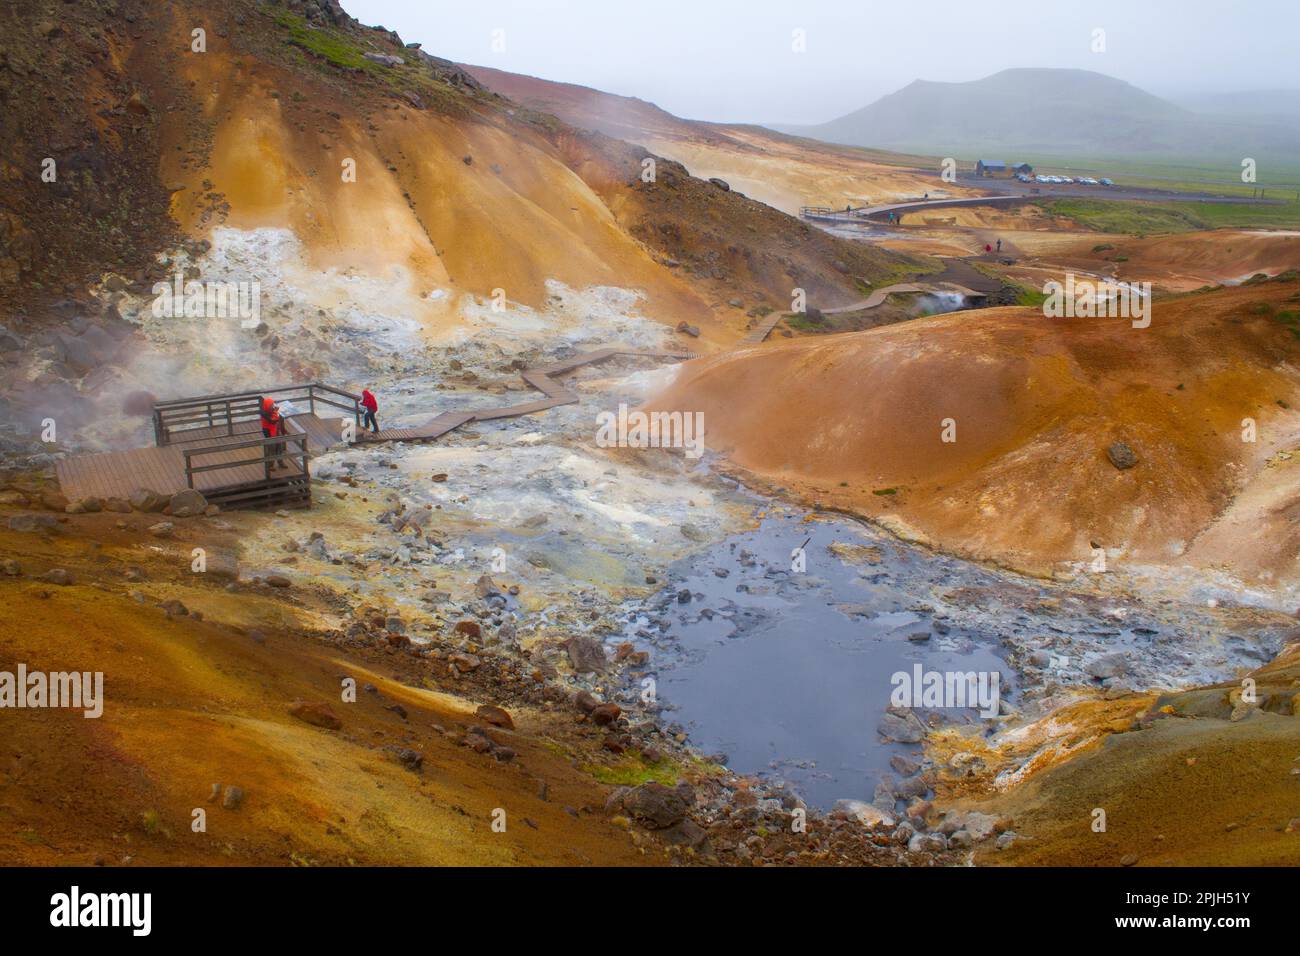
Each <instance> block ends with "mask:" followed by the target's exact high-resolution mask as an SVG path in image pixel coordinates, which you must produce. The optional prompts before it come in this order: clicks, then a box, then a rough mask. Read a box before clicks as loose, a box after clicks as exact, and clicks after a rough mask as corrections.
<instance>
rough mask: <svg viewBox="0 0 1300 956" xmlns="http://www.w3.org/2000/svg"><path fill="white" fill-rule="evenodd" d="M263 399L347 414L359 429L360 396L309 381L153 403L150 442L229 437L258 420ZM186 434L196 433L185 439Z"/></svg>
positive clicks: (175, 442)
mask: <svg viewBox="0 0 1300 956" xmlns="http://www.w3.org/2000/svg"><path fill="white" fill-rule="evenodd" d="M263 398H271V399H273V400H275V401H277V402H281V401H285V400H288V401H291V402H294V403H295V404H300V405H305V406H306V409H305V410H306V411H310V412H312V413H313V414H314V413H315V412H316V407H317V406H318V405H324V406H328V407H330V408H336V409H339V410H341V411H342V412H344V413H345V414H346V415H350V416H351V417H352V419H353V421H354V422H355V423H356V426H357V428H358V429H359V428H360V427H361V418H362V410H361V396H360V395H354V394H352V393H351V392H345V391H344V390H343V389H341V388H334V387H333V386H331V385H324V384H322V383H320V382H311V383H308V384H305V385H282V386H277V387H274V388H266V389H262V390H261V391H257V392H230V393H227V394H222V395H201V396H199V397H197V398H178V399H173V400H171V401H166V402H156V403H155V404H154V406H153V431H154V443H155V444H156V445H158V447H160V448H161V447H162V446H164V445H172V444H179V443H182V442H185V441H201V440H203V439H205V438H213V437H216V436H218V435H222V434H224V435H226V436H227V437H230V436H233V435H234V434H235V426H236V425H238V424H241V423H244V422H255V421H257V420H258V419H259V418H260V417H261V414H262V399H263ZM252 431H254V432H255V431H257V429H252ZM186 432H195V433H196V434H194V435H192V436H189V437H188V438H187V436H186V434H185V433H186ZM224 447H226V448H230V447H232V446H230V445H226V446H224Z"/></svg>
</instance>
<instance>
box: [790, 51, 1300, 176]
mask: <svg viewBox="0 0 1300 956" xmlns="http://www.w3.org/2000/svg"><path fill="white" fill-rule="evenodd" d="M775 128H776V129H779V130H782V131H783V132H787V133H794V134H796V135H801V136H810V137H813V138H815V139H820V140H825V141H827V142H833V143H843V144H846V145H849V146H871V147H877V148H882V149H891V150H901V151H910V152H921V153H930V154H938V155H940V156H957V155H962V156H966V157H967V158H970V157H971V155H972V154H981V155H988V157H989V158H993V159H1007V160H1014V159H1016V158H1017V157H1019V156H1021V155H1035V154H1036V155H1040V156H1062V155H1072V156H1081V157H1082V156H1129V155H1131V156H1143V155H1146V156H1152V157H1155V156H1166V157H1169V156H1182V157H1186V156H1206V157H1210V156H1214V157H1239V156H1276V157H1278V158H1282V157H1285V158H1287V159H1288V160H1293V158H1294V155H1295V152H1296V150H1297V149H1300V130H1297V128H1296V127H1295V126H1294V125H1292V124H1287V123H1282V122H1275V121H1270V120H1269V119H1267V118H1261V117H1256V116H1241V117H1237V116H1236V115H1234V114H1231V113H1229V114H1228V115H1222V114H1218V113H1216V114H1214V115H1210V114H1206V113H1197V112H1193V111H1191V110H1189V109H1186V108H1184V107H1182V106H1179V105H1177V104H1175V103H1171V102H1170V101H1168V100H1164V99H1161V98H1160V97H1158V96H1153V95H1152V94H1150V93H1147V92H1146V91H1145V90H1141V89H1138V88H1137V87H1136V86H1133V85H1132V84H1130V83H1126V82H1124V81H1123V80H1117V79H1115V78H1114V77H1110V76H1105V75H1103V74H1101V73H1093V72H1091V71H1089V70H1061V69H1014V70H1003V71H1002V72H1000V73H995V74H993V75H992V76H987V77H985V78H984V79H982V80H974V81H971V82H967V83H935V82H931V81H929V80H917V81H915V82H914V83H912V84H910V85H909V86H906V87H904V88H903V89H901V90H899V91H898V92H897V93H891V94H890V95H888V96H885V97H882V98H881V99H879V100H877V101H876V102H874V103H872V104H871V105H870V106H866V107H864V108H862V109H860V110H857V111H855V112H853V113H849V114H848V115H846V116H841V117H840V118H839V119H835V120H831V121H830V122H829V123H823V124H821V125H818V126H802V127H792V126H787V125H780V126H776V127H775Z"/></svg>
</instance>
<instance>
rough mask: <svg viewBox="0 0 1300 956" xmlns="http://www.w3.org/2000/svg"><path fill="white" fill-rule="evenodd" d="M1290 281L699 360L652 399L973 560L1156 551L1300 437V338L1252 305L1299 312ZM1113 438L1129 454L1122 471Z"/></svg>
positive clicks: (996, 313)
mask: <svg viewBox="0 0 1300 956" xmlns="http://www.w3.org/2000/svg"><path fill="white" fill-rule="evenodd" d="M1297 288H1298V287H1297V286H1296V284H1294V283H1284V282H1275V283H1264V284H1260V285H1253V286H1248V287H1242V288H1237V289H1228V290H1222V291H1217V292H1214V293H1209V294H1203V295H1196V296H1188V297H1184V298H1179V299H1168V300H1159V301H1157V302H1156V303H1155V304H1154V313H1153V317H1152V322H1151V325H1150V327H1149V328H1146V329H1135V328H1132V326H1131V324H1130V322H1129V320H1127V319H1118V318H1105V319H1101V318H1092V319H1082V318H1074V319H1047V318H1044V317H1043V315H1042V314H1041V312H1040V311H1038V310H1031V309H1025V308H1001V309H991V310H988V311H981V312H958V313H950V314H947V315H943V316H938V317H934V318H929V319H923V320H916V321H911V322H906V323H902V324H898V325H892V326H887V327H883V328H877V329H872V330H869V331H866V332H859V333H852V334H846V335H839V336H833V337H825V338H818V339H808V340H797V341H795V342H793V343H791V344H786V345H771V346H763V347H757V348H750V349H746V350H741V351H737V352H732V353H729V354H726V355H721V356H715V357H713V358H709V359H703V360H699V361H697V362H694V363H691V364H690V365H688V366H687V367H686V368H685V370H684V371H683V372H682V373H681V375H680V376H679V378H678V379H677V381H676V382H675V383H674V385H673V386H672V387H670V388H669V389H668V390H667V391H666V392H665V393H663V394H661V395H660V396H658V397H657V398H656V399H655V400H654V401H653V402H652V403H651V405H652V406H653V407H654V408H656V409H666V410H678V409H680V410H683V411H703V412H704V416H705V430H706V441H707V443H708V446H709V448H710V449H712V450H716V451H721V452H722V453H724V454H725V455H727V456H729V457H730V460H731V461H732V462H734V463H735V464H736V465H738V466H740V467H741V468H743V469H745V470H747V471H749V472H750V473H752V474H753V475H756V476H758V477H761V478H763V479H767V480H769V481H772V482H776V483H779V484H784V485H787V486H789V487H790V488H791V489H793V490H795V491H796V492H799V493H802V494H805V495H808V496H810V497H815V498H816V499H818V500H819V501H820V502H822V503H823V504H824V505H828V506H835V507H842V508H847V509H851V510H853V511H855V512H858V513H862V514H865V515H868V516H871V517H873V518H878V519H881V520H882V521H884V522H885V523H886V524H889V525H891V526H892V527H894V528H895V529H897V530H899V531H900V532H902V533H905V534H908V535H911V536H915V537H917V538H920V539H924V540H929V541H932V542H934V543H937V544H940V545H943V546H945V547H949V548H952V549H954V550H957V551H960V552H963V553H967V554H970V555H972V556H975V557H980V558H988V559H993V560H998V561H1001V562H1004V563H1008V564H1011V565H1014V566H1018V567H1023V568H1028V569H1036V570H1045V569H1046V568H1047V567H1048V566H1050V564H1051V563H1053V562H1057V561H1061V560H1067V559H1084V558H1087V557H1088V556H1089V555H1090V553H1091V547H1090V542H1092V541H1097V542H1099V543H1101V544H1103V545H1104V546H1106V547H1107V548H1123V549H1124V552H1123V553H1124V558H1125V559H1141V560H1160V559H1165V558H1170V557H1173V556H1174V555H1176V554H1179V553H1181V552H1182V551H1183V549H1184V548H1185V547H1186V546H1187V544H1188V543H1189V542H1190V541H1191V539H1192V538H1193V537H1194V536H1195V535H1196V534H1197V533H1198V532H1200V531H1201V530H1202V529H1204V528H1206V527H1207V526H1209V525H1210V524H1211V523H1212V522H1213V520H1214V519H1215V517H1216V516H1217V515H1219V514H1220V513H1221V512H1222V511H1223V510H1224V508H1225V506H1226V505H1227V504H1228V502H1229V501H1230V500H1231V498H1232V496H1233V495H1234V493H1235V492H1236V491H1237V490H1238V487H1239V485H1240V484H1241V480H1242V478H1243V476H1245V475H1247V474H1248V473H1250V472H1251V471H1252V469H1253V470H1258V466H1259V464H1260V460H1261V459H1262V457H1263V456H1264V455H1265V454H1266V453H1267V451H1268V450H1269V449H1271V448H1274V447H1280V443H1283V442H1285V440H1286V439H1289V438H1293V437H1294V435H1295V429H1296V425H1297V417H1296V416H1295V415H1294V414H1293V413H1292V414H1288V413H1286V412H1285V411H1284V409H1283V408H1282V407H1280V406H1279V404H1278V402H1279V400H1284V401H1288V403H1289V402H1293V401H1295V396H1296V394H1297V384H1298V383H1297V375H1296V370H1295V368H1294V366H1293V364H1292V360H1293V357H1294V355H1295V354H1296V349H1297V348H1298V347H1300V346H1298V345H1297V343H1296V340H1295V338H1294V337H1293V336H1292V335H1291V334H1289V332H1288V329H1287V327H1286V325H1285V324H1284V323H1283V322H1280V321H1278V320H1277V319H1276V318H1275V317H1274V315H1272V314H1270V315H1263V314H1255V310H1257V309H1260V308H1267V309H1268V310H1269V311H1270V312H1271V313H1276V311H1277V310H1279V309H1281V310H1286V309H1294V308H1296V305H1295V304H1294V302H1290V301H1288V300H1289V299H1291V298H1293V297H1294V296H1295V295H1296V291H1297ZM1260 302H1264V303H1267V306H1265V307H1260V306H1258V305H1256V304H1257V303H1260ZM1252 306H1254V307H1255V308H1254V309H1252V308H1251V307H1252ZM1246 417H1252V418H1255V419H1256V420H1257V422H1258V427H1259V434H1260V440H1259V442H1258V443H1256V444H1246V443H1244V442H1243V441H1242V440H1241V422H1242V419H1243V418H1246ZM947 419H952V420H953V422H954V423H955V429H956V440H955V441H953V442H945V441H943V430H944V424H945V420H947ZM1121 440H1122V441H1125V442H1127V443H1128V444H1129V445H1130V446H1131V447H1132V448H1133V449H1134V450H1135V451H1136V452H1137V455H1138V457H1139V459H1140V460H1139V463H1138V464H1137V465H1136V466H1135V467H1132V468H1130V469H1128V470H1123V471H1121V470H1118V469H1116V468H1115V466H1113V465H1112V464H1111V462H1110V461H1109V460H1108V457H1107V454H1106V450H1107V448H1108V447H1109V446H1110V445H1111V444H1112V443H1114V442H1116V441H1121ZM1244 533H1245V532H1244V531H1239V532H1238V533H1237V537H1238V539H1240V538H1241V536H1242V535H1243V534H1244Z"/></svg>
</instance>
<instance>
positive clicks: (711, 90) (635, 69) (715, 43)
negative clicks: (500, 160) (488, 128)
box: [342, 0, 1300, 123]
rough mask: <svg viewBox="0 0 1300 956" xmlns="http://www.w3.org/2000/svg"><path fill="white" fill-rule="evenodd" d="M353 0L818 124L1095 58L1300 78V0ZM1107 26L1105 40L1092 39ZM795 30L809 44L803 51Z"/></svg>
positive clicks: (463, 56)
mask: <svg viewBox="0 0 1300 956" xmlns="http://www.w3.org/2000/svg"><path fill="white" fill-rule="evenodd" d="M342 3H343V6H344V8H345V9H346V10H347V11H348V12H349V13H351V14H352V15H353V16H354V17H356V18H357V19H359V20H360V21H361V22H362V23H365V24H367V25H371V26H374V25H377V24H382V25H383V26H385V27H388V28H389V29H392V30H397V31H398V33H400V34H401V35H402V39H403V40H405V41H407V42H411V41H419V42H420V43H422V44H424V49H425V50H427V51H428V52H429V53H432V54H434V55H436V56H443V57H447V58H448V59H452V60H456V61H458V62H462V63H474V64H479V65H483V66H492V67H496V68H498V69H502V70H509V71H511V72H514V73H526V74H529V75H531V76H540V77H543V78H545V79H549V80H562V81H564V82H569V83H580V84H582V85H584V86H591V87H595V88H597V89H601V90H606V91H608V92H611V93H620V94H623V95H625V96H637V97H640V98H641V99H644V100H650V101H651V102H654V103H657V104H658V105H659V106H662V107H663V108H664V109H666V110H668V111H669V112H671V113H676V114H677V115H679V116H684V117H687V118H690V119H704V120H715V121H731V122H783V123H818V122H824V121H826V120H829V119H833V118H834V117H837V116H840V115H843V114H844V113H848V112H851V111H852V110H855V109H857V108H859V107H861V106H865V105H867V104H868V103H870V102H871V101H872V100H875V99H877V98H878V97H880V96H883V95H884V94H886V93H891V92H893V91H894V90H897V89H899V88H901V87H903V86H906V85H907V84H908V83H910V82H911V81H912V80H915V79H926V80H948V81H961V80H974V79H979V78H980V77H982V76H987V75H988V74H990V73H995V72H997V71H998V70H1002V69H1006V68H1007V67H1014V66H1058V67H1077V68H1081V69H1089V70H1096V71H1097V72H1100V73H1107V74H1110V75H1111V76H1115V77H1119V78H1120V79H1123V80H1127V81H1129V82H1130V83H1134V84H1136V85H1138V86H1141V87H1143V88H1144V89H1146V90H1149V91H1150V92H1152V93H1156V94H1158V95H1161V96H1177V95H1180V94H1184V93H1203V92H1237V91H1241V90H1255V89H1279V88H1292V89H1294V88H1297V87H1300V66H1298V65H1297V64H1298V63H1300V49H1298V47H1300V0H1068V2H1063V0H1028V2H1019V3H1015V2H978V0H960V2H956V0H890V2H881V0H797V2H792V0H453V2H446V0H342ZM1097 29H1101V30H1104V31H1105V36H1104V40H1105V50H1104V52H1093V49H1092V47H1093V45H1094V30H1097ZM496 30H500V31H504V47H505V49H504V50H503V51H496V50H494V49H493V45H492V44H493V31H496ZM795 30H802V31H804V37H805V38H806V52H804V53H795V52H793V50H792V40H793V37H794V33H793V31H795Z"/></svg>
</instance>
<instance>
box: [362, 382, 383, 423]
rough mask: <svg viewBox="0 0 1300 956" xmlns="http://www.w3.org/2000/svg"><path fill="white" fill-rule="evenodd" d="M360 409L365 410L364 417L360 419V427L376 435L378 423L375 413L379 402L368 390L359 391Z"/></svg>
mask: <svg viewBox="0 0 1300 956" xmlns="http://www.w3.org/2000/svg"><path fill="white" fill-rule="evenodd" d="M361 407H362V408H364V409H365V410H366V414H365V417H364V418H362V419H361V425H362V427H363V428H369V429H370V430H371V431H372V432H376V433H378V431H379V422H378V420H376V418H375V413H376V412H378V411H379V400H378V399H376V398H375V396H374V393H373V392H371V391H370V389H368V388H363V389H362V390H361Z"/></svg>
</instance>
